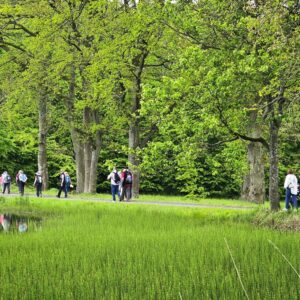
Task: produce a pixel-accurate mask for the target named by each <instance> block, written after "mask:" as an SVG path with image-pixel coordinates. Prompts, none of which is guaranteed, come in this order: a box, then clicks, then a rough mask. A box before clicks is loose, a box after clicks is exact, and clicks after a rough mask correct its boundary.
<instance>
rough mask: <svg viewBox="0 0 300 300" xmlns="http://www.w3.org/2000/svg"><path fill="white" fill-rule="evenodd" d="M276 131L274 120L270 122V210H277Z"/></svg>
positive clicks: (278, 206) (276, 126)
mask: <svg viewBox="0 0 300 300" xmlns="http://www.w3.org/2000/svg"><path fill="white" fill-rule="evenodd" d="M278 132H279V127H278V125H277V124H276V121H275V120H272V121H271V124H270V179H269V199H270V207H271V210H278V209H279V208H280V205H279V194H278V181H279V180H278Z"/></svg>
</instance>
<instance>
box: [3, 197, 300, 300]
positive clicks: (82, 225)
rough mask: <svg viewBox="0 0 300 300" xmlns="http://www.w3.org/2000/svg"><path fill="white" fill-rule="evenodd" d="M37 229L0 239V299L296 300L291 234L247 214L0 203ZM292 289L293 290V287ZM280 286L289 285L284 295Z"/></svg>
mask: <svg viewBox="0 0 300 300" xmlns="http://www.w3.org/2000/svg"><path fill="white" fill-rule="evenodd" d="M0 203H1V210H2V211H5V212H13V211H19V212H22V211H23V212H24V211H26V212H27V213H32V214H35V215H39V216H41V217H42V218H43V219H44V221H43V228H42V230H41V231H33V230H32V231H29V232H28V233H26V234H10V233H8V234H0V253H1V264H0V273H1V280H0V291H1V298H3V299H6V298H7V299H244V298H245V293H244V291H243V289H242V287H241V285H240V282H239V280H238V277H237V273H236V269H235V268H234V265H233V262H232V259H231V257H230V254H229V252H228V249H227V247H226V244H225V240H224V238H226V241H227V242H228V245H229V247H230V249H231V252H232V256H233V257H234V260H235V262H236V266H237V268H238V270H239V272H240V274H241V278H242V280H243V284H244V286H245V290H246V291H247V293H248V295H249V298H250V299H298V298H299V297H300V292H299V289H298V288H297V284H296V283H297V282H298V280H299V279H298V278H297V276H296V274H295V273H294V272H293V271H292V270H291V267H290V266H289V265H288V264H287V263H286V261H285V260H284V259H282V256H281V255H280V253H278V252H276V251H274V247H273V246H272V244H270V242H269V240H271V241H272V243H274V245H276V247H278V249H281V250H282V251H284V254H285V256H286V257H288V259H289V261H290V262H291V264H292V265H293V266H294V267H295V269H296V270H300V261H299V259H298V252H299V246H300V239H299V235H298V234H293V233H289V234H281V233H278V232H275V231H270V230H265V229H257V228H255V227H253V226H252V225H251V224H250V220H251V219H252V217H253V215H254V211H253V210H247V211H245V210H242V211H233V210H228V209H207V208H205V209H199V208H178V207H158V206H137V205H121V204H120V205H118V204H113V203H94V202H86V201H76V202H70V201H69V202H68V201H63V200H60V201H53V200H52V199H46V198H44V199H38V198H31V199H27V198H17V199H12V198H10V199H8V198H1V201H0ZM291 283H294V284H291ZM287 286H288V287H289V288H287Z"/></svg>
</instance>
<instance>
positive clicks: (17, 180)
mask: <svg viewBox="0 0 300 300" xmlns="http://www.w3.org/2000/svg"><path fill="white" fill-rule="evenodd" d="M21 171H22V170H19V171H18V173H17V174H16V184H17V186H18V191H19V193H21V185H20V179H19V176H20V172H21Z"/></svg>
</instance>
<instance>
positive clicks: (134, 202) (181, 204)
mask: <svg viewBox="0 0 300 300" xmlns="http://www.w3.org/2000/svg"><path fill="white" fill-rule="evenodd" d="M2 196H3V197H18V196H19V194H18V193H11V194H9V195H8V194H5V195H2ZM24 197H32V198H34V197H35V194H29V193H25V195H24ZM42 198H47V199H53V200H56V201H62V200H64V201H86V202H103V203H113V201H112V200H108V199H101V198H84V197H72V196H70V197H68V198H64V197H61V198H57V197H56V196H52V195H43V197H42ZM115 205H160V206H170V207H193V208H221V209H232V210H249V209H255V207H253V206H252V207H251V206H239V205H212V204H198V203H185V202H164V201H140V200H132V201H130V202H126V201H122V202H119V201H117V202H115Z"/></svg>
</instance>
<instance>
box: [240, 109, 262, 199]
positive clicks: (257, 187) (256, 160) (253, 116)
mask: <svg viewBox="0 0 300 300" xmlns="http://www.w3.org/2000/svg"><path fill="white" fill-rule="evenodd" d="M249 120H250V123H249V129H248V131H249V136H251V137H252V138H258V137H260V136H261V127H260V126H259V125H258V124H257V111H251V113H250V116H249ZM248 163H249V173H248V174H247V175H246V176H245V182H244V185H243V191H242V198H243V199H245V200H247V201H250V202H255V203H263V202H264V199H265V172H264V160H263V145H262V144H261V143H257V142H250V143H249V145H248Z"/></svg>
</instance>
